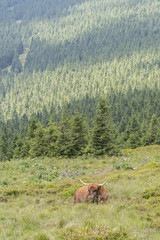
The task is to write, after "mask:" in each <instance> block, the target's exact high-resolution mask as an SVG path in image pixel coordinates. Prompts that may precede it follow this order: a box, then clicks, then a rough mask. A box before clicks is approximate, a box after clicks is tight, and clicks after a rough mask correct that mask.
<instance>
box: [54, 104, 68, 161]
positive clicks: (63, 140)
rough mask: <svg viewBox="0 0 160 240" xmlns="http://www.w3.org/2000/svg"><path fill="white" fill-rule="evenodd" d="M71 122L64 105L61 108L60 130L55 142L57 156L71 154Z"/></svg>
mask: <svg viewBox="0 0 160 240" xmlns="http://www.w3.org/2000/svg"><path fill="white" fill-rule="evenodd" d="M70 126H71V123H70V117H69V116H68V114H67V108H66V105H65V107H64V109H63V113H62V119H61V122H60V128H59V129H60V131H59V135H58V139H57V142H56V143H57V144H56V155H58V156H67V157H69V156H71V155H72V142H71V127H70Z"/></svg>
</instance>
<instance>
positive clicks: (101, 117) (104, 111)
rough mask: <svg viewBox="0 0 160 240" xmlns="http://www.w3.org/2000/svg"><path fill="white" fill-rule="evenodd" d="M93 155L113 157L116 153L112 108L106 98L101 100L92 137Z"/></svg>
mask: <svg viewBox="0 0 160 240" xmlns="http://www.w3.org/2000/svg"><path fill="white" fill-rule="evenodd" d="M91 149H92V153H93V154H94V155H96V156H98V155H104V154H107V155H112V154H114V153H115V152H116V148H115V135H114V131H113V121H112V117H111V112H110V108H109V106H108V105H107V101H106V99H105V98H102V97H101V98H100V100H99V103H98V106H97V114H96V118H95V123H94V127H93V130H92V136H91Z"/></svg>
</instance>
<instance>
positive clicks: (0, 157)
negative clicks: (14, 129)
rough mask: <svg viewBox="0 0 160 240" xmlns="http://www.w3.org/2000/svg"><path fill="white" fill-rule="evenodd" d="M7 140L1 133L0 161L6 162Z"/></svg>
mask: <svg viewBox="0 0 160 240" xmlns="http://www.w3.org/2000/svg"><path fill="white" fill-rule="evenodd" d="M8 148H9V144H8V140H7V137H6V134H5V133H4V132H3V133H2V136H1V137H0V161H6V160H8Z"/></svg>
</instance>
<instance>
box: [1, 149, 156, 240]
mask: <svg viewBox="0 0 160 240" xmlns="http://www.w3.org/2000/svg"><path fill="white" fill-rule="evenodd" d="M159 153H160V147H159V146H152V147H145V148H138V149H136V150H125V151H124V152H123V156H122V157H115V158H105V159H104V158H102V159H101V158H99V159H95V158H92V157H91V158H88V159H82V158H81V159H80V158H79V159H70V160H68V159H55V158H53V159H47V158H45V159H44V158H34V159H21V160H19V161H17V160H16V161H11V162H5V163H0V170H2V171H1V173H2V174H1V176H0V187H1V192H0V220H1V221H0V229H1V231H0V238H1V239H2V240H5V239H7V240H12V239H16V240H25V239H31V240H33V239H34V240H39V239H43V240H52V239H88V240H89V239H99V240H102V239H108V240H111V239H114V240H116V239H117V240H119V239H122V240H127V239H128V240H129V239H130V240H140V239H147V240H152V239H154V240H159V234H160V219H159V201H160V190H159V187H160V185H159V181H160V164H159V161H160V157H159V156H160V155H159ZM17 176H18V177H17ZM79 177H81V178H82V179H83V180H84V181H85V182H97V183H102V182H104V181H105V180H106V179H108V180H109V182H108V183H107V186H106V188H107V190H108V192H109V201H108V203H107V204H99V205H94V204H91V203H88V204H87V203H84V204H77V205H75V206H72V197H73V195H74V193H75V191H76V189H77V188H79V187H81V186H82V185H81V183H80V181H79V180H78V179H79Z"/></svg>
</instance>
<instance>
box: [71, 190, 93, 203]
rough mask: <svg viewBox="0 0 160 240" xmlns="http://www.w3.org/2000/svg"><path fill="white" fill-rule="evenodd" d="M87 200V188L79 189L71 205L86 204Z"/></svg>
mask: <svg viewBox="0 0 160 240" xmlns="http://www.w3.org/2000/svg"><path fill="white" fill-rule="evenodd" d="M88 200H89V192H88V186H84V187H81V188H79V189H78V190H77V191H76V192H75V194H74V196H73V204H75V203H80V202H87V201H88Z"/></svg>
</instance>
